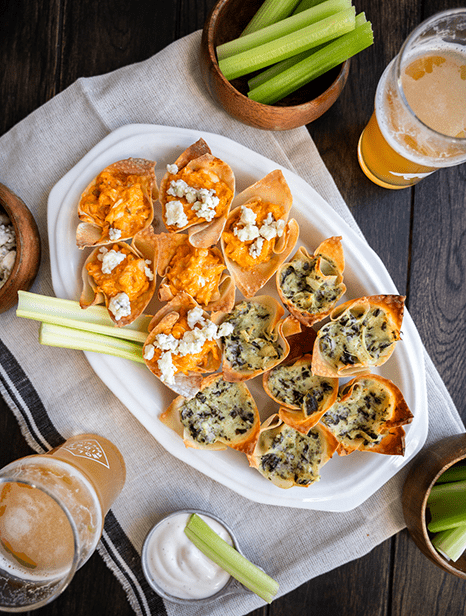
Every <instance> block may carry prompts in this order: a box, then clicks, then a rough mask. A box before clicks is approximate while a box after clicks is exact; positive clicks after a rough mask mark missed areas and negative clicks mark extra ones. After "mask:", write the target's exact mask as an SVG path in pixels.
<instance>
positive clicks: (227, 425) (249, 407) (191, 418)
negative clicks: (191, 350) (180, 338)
mask: <svg viewBox="0 0 466 616" xmlns="http://www.w3.org/2000/svg"><path fill="white" fill-rule="evenodd" d="M180 419H181V423H182V424H183V426H184V427H185V428H186V429H187V430H188V431H189V434H190V435H191V437H192V438H193V439H194V440H195V441H197V442H199V443H202V444H212V443H215V442H216V441H217V440H219V439H222V440H224V441H233V440H234V439H235V438H237V437H238V436H239V435H241V434H246V432H248V431H249V430H250V429H251V427H252V426H253V424H254V419H255V414H254V407H253V404H252V402H251V400H250V399H249V398H248V397H247V396H246V395H245V390H244V386H242V385H241V384H238V383H227V382H226V381H224V380H223V379H216V380H215V381H214V382H213V383H211V384H210V385H209V386H207V387H205V388H204V389H203V390H202V391H199V392H198V393H197V394H196V395H195V396H194V398H191V399H190V400H186V401H185V402H184V403H183V405H182V407H181V409H180Z"/></svg>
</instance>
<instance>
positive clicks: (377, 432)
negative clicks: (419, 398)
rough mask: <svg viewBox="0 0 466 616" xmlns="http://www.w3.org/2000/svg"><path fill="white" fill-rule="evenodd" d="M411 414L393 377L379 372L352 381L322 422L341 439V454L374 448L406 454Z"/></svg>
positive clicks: (385, 452) (389, 453)
mask: <svg viewBox="0 0 466 616" xmlns="http://www.w3.org/2000/svg"><path fill="white" fill-rule="evenodd" d="M412 420H413V414H412V413H411V411H410V409H409V407H408V405H407V404H406V401H405V399H404V397H403V394H402V393H401V391H400V390H399V389H398V387H397V386H396V385H395V384H394V383H393V382H392V381H390V380H389V379H386V378H384V377H382V376H380V375H378V374H368V375H363V376H358V377H356V378H354V379H352V380H351V381H349V382H348V383H347V384H346V385H345V386H344V387H343V388H342V391H341V393H340V394H339V396H338V399H337V401H336V402H335V404H334V405H333V406H332V407H331V408H330V409H329V410H328V411H327V413H325V415H324V416H323V417H322V420H321V422H322V423H323V424H324V425H325V426H327V428H328V429H329V430H330V431H331V432H332V433H333V434H334V436H335V438H336V439H337V440H338V449H337V451H338V454H339V455H348V454H350V453H352V452H353V451H356V450H358V451H372V452H375V453H383V454H387V455H395V454H396V455H403V454H404V429H402V427H403V426H404V425H406V424H409V423H411V421H412Z"/></svg>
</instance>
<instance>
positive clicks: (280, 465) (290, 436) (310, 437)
mask: <svg viewBox="0 0 466 616" xmlns="http://www.w3.org/2000/svg"><path fill="white" fill-rule="evenodd" d="M337 445H338V441H337V440H336V438H335V437H334V436H333V434H332V433H331V432H330V430H328V429H327V428H326V427H325V426H323V425H322V424H320V423H319V424H317V425H315V426H314V427H313V428H311V429H310V430H309V431H308V432H307V434H303V433H301V432H299V431H298V430H295V429H294V428H293V427H291V426H289V425H287V424H286V423H285V422H284V421H282V420H281V419H280V417H279V416H278V415H271V416H270V417H269V418H268V419H267V420H266V421H265V422H264V423H263V424H262V427H261V429H260V433H259V436H258V439H257V442H256V444H255V447H254V450H253V451H252V453H250V454H247V458H248V460H249V465H250V466H252V467H253V468H255V469H257V470H258V471H259V473H261V475H263V476H264V477H265V478H266V479H268V480H269V481H271V482H272V483H273V484H275V485H276V486H278V487H279V488H284V489H287V488H291V487H293V486H300V487H305V488H307V487H308V486H310V485H312V484H313V483H315V482H316V481H319V480H320V469H321V468H322V467H323V466H324V464H326V463H327V462H328V461H329V460H330V458H331V457H332V456H333V454H334V453H335V450H336V448H337Z"/></svg>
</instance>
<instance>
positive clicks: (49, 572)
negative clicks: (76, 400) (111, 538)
mask: <svg viewBox="0 0 466 616" xmlns="http://www.w3.org/2000/svg"><path fill="white" fill-rule="evenodd" d="M125 477H126V468H125V463H124V460H123V457H122V455H121V453H120V452H119V451H118V449H117V448H116V447H115V445H114V444H113V443H111V442H110V441H109V440H107V439H106V438H103V437H101V436H98V435H95V434H83V435H79V436H74V437H72V438H70V439H68V440H67V441H66V442H65V443H63V445H60V446H59V447H56V448H55V449H53V450H52V451H50V452H48V453H46V454H37V455H31V456H26V457H25V458H21V459H20V460H16V461H15V462H12V463H10V464H8V465H7V466H5V467H4V468H3V469H1V470H0V611H6V612H24V611H28V610H32V609H35V608H38V607H41V606H43V605H46V604H47V603H49V602H50V601H52V600H53V599H55V598H56V597H57V596H58V595H59V594H60V593H61V592H62V591H63V590H64V589H65V588H66V587H67V586H68V584H69V583H70V581H71V579H72V578H73V575H74V573H75V571H76V570H77V569H79V568H80V567H82V565H83V564H84V563H85V562H86V561H87V560H88V559H89V558H90V556H91V555H92V553H93V552H94V550H95V548H96V546H97V543H98V541H99V539H100V536H101V534H102V529H103V523H104V518H105V515H106V513H107V511H108V510H109V509H110V506H111V505H112V503H113V502H114V500H115V499H116V498H117V496H118V495H119V493H120V492H121V490H122V488H123V485H124V482H125Z"/></svg>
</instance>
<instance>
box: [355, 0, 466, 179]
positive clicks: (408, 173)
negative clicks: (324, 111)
mask: <svg viewBox="0 0 466 616" xmlns="http://www.w3.org/2000/svg"><path fill="white" fill-rule="evenodd" d="M358 159H359V164H360V165H361V168H362V170H363V171H364V173H365V174H366V175H367V177H368V178H369V179H370V180H372V181H373V182H374V183H375V184H378V185H379V186H383V187H384V188H395V189H397V188H405V187H407V186H412V185H413V184H416V183H417V182H419V181H420V180H422V178H424V177H426V176H428V175H430V174H431V173H433V172H434V171H436V170H437V169H440V168H442V167H452V166H455V165H459V164H460V163H463V162H465V161H466V9H465V8H460V9H451V10H447V11H443V12H442V13H438V14H436V15H434V16H432V17H430V18H429V19H427V20H426V21H424V22H423V23H421V24H420V25H419V26H418V27H417V28H416V29H415V30H414V31H413V32H412V33H411V34H410V36H409V37H408V38H407V39H406V41H405V42H404V44H403V46H402V48H401V50H400V53H399V54H398V55H397V56H396V57H395V58H394V59H393V60H392V61H391V62H390V64H389V65H388V66H387V68H386V69H385V71H384V73H383V74H382V77H381V78H380V81H379V84H378V86H377V91H376V95H375V110H374V113H373V114H372V117H371V119H370V121H369V123H368V125H367V126H366V128H365V129H364V131H363V132H362V134H361V137H360V139H359V144H358Z"/></svg>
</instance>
